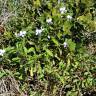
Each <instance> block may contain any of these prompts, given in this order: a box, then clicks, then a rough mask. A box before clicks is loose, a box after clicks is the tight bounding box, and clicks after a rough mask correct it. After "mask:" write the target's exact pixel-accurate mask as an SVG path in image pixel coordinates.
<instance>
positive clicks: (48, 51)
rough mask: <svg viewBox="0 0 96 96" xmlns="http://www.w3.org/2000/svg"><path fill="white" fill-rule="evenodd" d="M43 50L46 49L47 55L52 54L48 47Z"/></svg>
mask: <svg viewBox="0 0 96 96" xmlns="http://www.w3.org/2000/svg"><path fill="white" fill-rule="evenodd" d="M45 51H46V53H47V54H48V55H50V56H53V53H52V51H50V50H49V49H46V50H45Z"/></svg>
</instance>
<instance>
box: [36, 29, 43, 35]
mask: <svg viewBox="0 0 96 96" xmlns="http://www.w3.org/2000/svg"><path fill="white" fill-rule="evenodd" d="M43 30H44V29H42V27H41V29H38V28H37V29H36V35H39V34H41V33H42V31H43Z"/></svg>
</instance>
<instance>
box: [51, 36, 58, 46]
mask: <svg viewBox="0 0 96 96" xmlns="http://www.w3.org/2000/svg"><path fill="white" fill-rule="evenodd" d="M52 41H53V42H54V43H55V44H56V45H57V46H59V42H58V41H57V40H56V39H55V38H54V37H52Z"/></svg>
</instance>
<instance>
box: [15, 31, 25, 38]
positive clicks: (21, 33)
mask: <svg viewBox="0 0 96 96" xmlns="http://www.w3.org/2000/svg"><path fill="white" fill-rule="evenodd" d="M25 35H26V31H20V33H15V36H16V37H24V36H25Z"/></svg>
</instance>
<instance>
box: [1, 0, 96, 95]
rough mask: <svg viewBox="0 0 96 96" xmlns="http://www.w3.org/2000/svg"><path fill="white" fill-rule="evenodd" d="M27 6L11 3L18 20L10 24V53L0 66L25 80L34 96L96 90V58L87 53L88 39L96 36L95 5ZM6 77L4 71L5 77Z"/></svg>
mask: <svg viewBox="0 0 96 96" xmlns="http://www.w3.org/2000/svg"><path fill="white" fill-rule="evenodd" d="M24 1H25V2H24ZM24 1H23V0H16V2H15V1H14V0H13V1H12V0H8V1H7V4H8V6H7V7H8V9H7V10H8V11H9V12H13V13H14V14H15V16H12V17H11V18H9V20H8V22H6V23H5V27H6V32H5V33H4V34H3V35H2V38H1V39H2V40H4V42H3V43H2V44H1V46H0V47H1V48H0V49H2V48H3V49H5V51H6V52H5V53H4V55H3V56H0V62H1V63H0V66H2V68H4V69H8V70H10V72H12V74H13V75H14V77H16V78H17V79H18V80H20V82H21V86H20V87H21V89H22V90H23V91H25V90H26V91H28V92H29V96H39V95H40V96H41V95H43V96H47V95H48V96H51V95H52V96H78V94H79V95H80V96H81V95H82V94H83V91H82V90H83V89H85V90H86V89H90V90H91V89H92V90H94V89H96V87H95V86H96V82H95V81H96V79H95V73H96V72H95V67H96V65H95V61H96V58H95V56H94V55H91V56H90V55H89V54H88V52H87V51H86V46H85V45H86V44H85V43H86V42H85V40H86V36H85V35H84V34H85V32H87V33H88V35H89V34H90V32H95V31H96V27H95V26H96V20H95V15H96V14H95V11H96V8H95V7H94V3H96V2H95V1H94V0H76V1H75V2H74V0H68V1H66V2H65V1H61V2H60V3H59V0H58V1H57V0H50V1H48V0H45V1H44V0H33V1H32V0H24ZM0 2H1V1H0ZM9 5H10V6H9ZM64 7H66V10H67V11H65V10H64V9H63V11H65V12H64V13H63V14H62V13H61V11H60V8H64ZM14 10H15V11H14ZM1 11H2V10H0V14H1ZM68 16H69V17H68ZM50 18H51V19H52V21H50V22H47V19H50ZM24 31H26V33H23V35H22V34H21V33H22V32H24ZM20 32H21V33H20ZM1 39H0V40H1ZM64 42H65V43H64ZM64 44H65V45H64ZM95 55H96V54H95ZM4 75H5V73H4V72H1V71H0V78H1V77H2V76H4ZM29 78H30V80H29ZM34 82H35V84H34ZM31 83H32V84H31ZM31 85H32V86H33V88H31ZM26 88H27V89H26ZM28 88H29V89H28ZM32 94H34V95H32Z"/></svg>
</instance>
